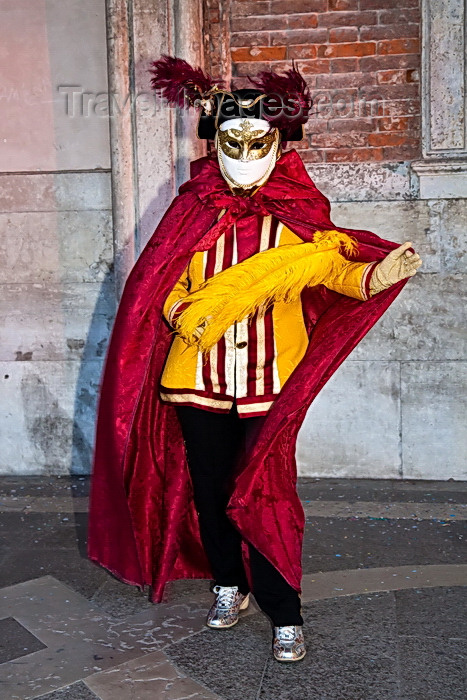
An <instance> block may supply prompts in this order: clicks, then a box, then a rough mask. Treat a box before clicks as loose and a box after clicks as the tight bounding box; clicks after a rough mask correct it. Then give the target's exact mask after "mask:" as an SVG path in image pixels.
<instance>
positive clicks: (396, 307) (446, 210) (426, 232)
mask: <svg viewBox="0 0 467 700" xmlns="http://www.w3.org/2000/svg"><path fill="white" fill-rule="evenodd" d="M393 166H395V164H388V165H387V167H386V168H384V167H382V169H380V167H379V166H378V167H377V168H373V169H371V168H367V166H366V164H362V165H361V166H360V170H361V171H368V169H369V170H370V171H371V173H372V176H371V179H370V178H369V177H368V172H365V173H364V174H363V176H362V177H360V174H359V171H358V169H357V168H353V166H344V165H335V166H330V165H329V166H328V165H327V166H322V167H320V169H319V170H318V169H317V168H316V166H311V167H310V173H311V176H312V177H313V179H314V180H315V182H316V183H317V185H318V186H319V187H320V189H322V190H323V191H324V192H326V193H327V194H328V196H331V198H332V199H333V200H334V201H333V203H332V212H333V214H334V215H333V221H335V223H336V224H340V225H342V226H349V227H355V228H364V229H365V228H366V229H369V230H371V231H374V232H375V233H377V234H378V235H380V236H382V237H384V238H388V239H390V240H395V241H400V242H402V241H404V240H411V241H413V243H414V246H415V249H416V250H417V251H419V252H420V255H421V257H422V258H423V263H424V264H423V266H422V268H420V271H419V272H418V274H417V275H416V276H415V278H413V279H412V280H410V281H409V283H408V284H407V285H406V287H405V288H404V290H403V291H402V293H401V294H400V295H399V297H398V298H397V299H396V301H395V302H394V303H393V304H392V306H391V307H390V309H389V310H388V311H387V312H386V313H385V315H384V316H383V318H382V319H381V320H380V321H379V322H378V323H377V324H376V325H375V326H374V327H373V329H372V330H371V331H370V332H369V333H368V335H367V336H366V337H365V338H364V339H363V340H362V341H361V343H360V344H359V345H358V346H357V347H356V348H355V350H354V351H353V352H352V353H351V354H350V355H349V357H348V358H347V359H346V360H345V362H344V363H343V364H342V365H341V367H340V368H339V369H338V370H337V372H336V373H335V375H334V376H333V377H332V379H331V380H330V381H329V382H328V384H327V385H326V386H325V387H324V389H323V390H322V392H321V393H320V395H319V396H318V398H317V399H316V400H315V401H314V403H313V404H312V406H311V408H310V410H309V411H308V414H307V418H306V420H305V422H304V424H303V426H302V428H301V431H300V434H299V441H298V450H297V460H298V465H299V473H300V474H301V475H306V476H353V477H374V478H414V479H419V478H424V479H449V478H453V479H465V478H467V465H466V455H467V430H466V415H467V398H466V394H467V392H466V388H467V363H466V356H467V353H466V349H467V348H466V333H465V328H466V304H465V300H466V274H465V270H466V266H465V257H466V253H465V250H466V246H465V242H466V231H467V207H466V200H465V199H459V198H452V199H451V198H449V199H421V198H420V197H419V193H418V191H417V178H416V177H413V176H412V177H410V172H409V171H407V169H405V168H404V167H393ZM349 168H351V169H352V170H353V184H352V182H351V181H350V178H349V177H347V176H348V175H349V174H350V173H349ZM326 171H327V172H326ZM365 179H366V181H367V182H368V185H367V186H366V187H365V184H364V180H365ZM349 465H351V467H350V468H349Z"/></svg>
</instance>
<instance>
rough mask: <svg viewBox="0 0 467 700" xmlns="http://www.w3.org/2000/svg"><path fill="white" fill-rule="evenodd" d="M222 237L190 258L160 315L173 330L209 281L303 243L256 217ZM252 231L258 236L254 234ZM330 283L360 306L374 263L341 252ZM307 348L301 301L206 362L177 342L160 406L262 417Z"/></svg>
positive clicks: (234, 333) (253, 326)
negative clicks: (188, 299)
mask: <svg viewBox="0 0 467 700" xmlns="http://www.w3.org/2000/svg"><path fill="white" fill-rule="evenodd" d="M253 218H254V219H256V227H255V226H252V221H251V219H250V217H249V218H248V220H246V221H244V222H242V221H240V222H238V223H237V224H236V225H235V226H234V227H233V228H231V229H230V230H229V231H227V232H226V233H224V234H222V235H221V236H220V237H219V238H218V239H217V241H216V243H215V244H214V245H213V246H212V247H211V248H210V249H209V250H207V251H203V252H197V253H195V254H194V255H193V257H192V259H191V260H190V262H189V264H188V265H187V267H186V269H185V270H184V272H183V274H182V276H181V277H180V279H179V280H178V282H177V284H176V285H175V287H174V289H173V290H172V291H171V292H170V294H169V295H168V296H167V299H166V301H165V304H164V308H163V313H164V316H165V318H166V320H167V321H168V322H169V324H171V322H172V321H173V319H174V316H175V314H176V313H177V311H180V310H181V308H182V305H183V302H184V298H185V297H186V295H187V294H188V293H189V292H191V291H195V290H196V289H198V288H199V286H200V285H201V284H202V283H203V282H204V281H205V280H206V279H208V278H210V277H212V276H213V275H215V274H217V273H218V272H220V271H221V270H224V269H226V268H228V267H230V266H231V265H235V264H236V263H237V262H241V261H242V260H245V259H246V258H248V257H250V256H251V255H254V254H255V253H258V252H261V251H264V250H268V249H270V248H275V247H277V246H281V245H288V244H293V243H303V241H302V239H301V238H299V237H298V236H297V235H296V234H294V233H293V232H292V231H290V229H288V228H287V227H286V226H284V225H283V224H282V223H280V222H279V221H278V220H277V219H275V218H273V217H272V216H265V217H262V216H253ZM252 230H253V234H252ZM329 255H332V256H334V258H335V260H334V261H333V266H332V268H333V275H332V279H328V280H326V281H325V282H324V284H325V286H326V287H328V288H329V289H333V290H334V291H337V292H340V293H341V294H345V295H347V296H351V297H354V298H356V299H361V300H366V299H368V297H369V278H370V277H371V274H369V273H370V271H371V270H370V268H371V267H372V266H373V265H374V263H372V262H370V263H361V262H351V261H349V260H347V258H345V257H344V256H343V255H341V254H340V253H339V252H338V250H337V249H336V250H332V251H329ZM307 345H308V335H307V332H306V328H305V323H304V318H303V312H302V305H301V301H300V299H298V300H297V301H295V302H288V303H285V302H276V303H275V304H273V305H272V306H270V307H269V308H268V309H267V310H266V311H257V312H256V313H255V314H254V316H253V317H252V319H251V320H248V319H245V320H243V321H241V322H239V323H235V324H233V325H232V326H231V327H230V328H229V329H228V330H227V331H226V333H225V334H224V336H223V337H222V338H221V340H220V341H219V342H218V343H217V344H216V345H215V346H214V347H213V348H212V349H211V351H210V352H209V355H208V356H207V357H205V358H203V355H202V353H201V352H200V351H198V350H197V348H196V347H195V346H188V345H187V344H186V343H185V342H184V341H183V340H182V339H181V338H180V337H179V336H176V335H175V337H174V339H173V342H172V345H171V347H170V350H169V353H168V356H167V360H166V363H165V367H164V370H163V373H162V377H161V382H160V384H161V385H160V396H161V399H162V400H163V401H167V402H174V403H177V404H179V405H185V406H187V405H188V406H197V407H201V408H204V409H206V410H210V411H215V412H218V413H228V412H229V411H230V409H231V408H232V405H233V403H234V402H235V403H236V405H237V410H238V413H239V415H240V416H243V417H246V416H261V415H265V414H266V413H267V411H268V410H269V408H270V407H271V405H272V403H273V401H274V399H275V398H276V397H277V395H278V394H279V392H280V390H281V388H282V386H283V385H284V383H285V382H286V381H287V379H288V378H289V376H290V375H291V374H292V372H293V370H294V369H295V367H296V366H297V365H298V363H299V362H300V360H301V359H302V357H303V355H304V354H305V351H306V348H307Z"/></svg>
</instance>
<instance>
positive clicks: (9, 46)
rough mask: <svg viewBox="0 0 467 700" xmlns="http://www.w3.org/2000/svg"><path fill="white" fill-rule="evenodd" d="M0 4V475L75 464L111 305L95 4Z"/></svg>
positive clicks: (88, 426)
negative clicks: (71, 99)
mask: <svg viewBox="0 0 467 700" xmlns="http://www.w3.org/2000/svg"><path fill="white" fill-rule="evenodd" d="M0 9H1V17H2V22H1V23H0V45H1V46H2V53H1V66H0V71H1V85H2V88H1V92H0V106H1V113H2V118H1V132H2V138H1V139H0V168H1V172H0V336H1V341H0V392H1V393H0V396H1V399H0V402H1V406H2V410H1V412H0V444H1V445H2V449H1V452H0V473H3V474H15V473H22V474H31V473H32V474H34V473H35V474H37V473H66V472H68V471H69V470H70V465H71V464H72V463H73V469H74V471H75V472H77V473H86V472H88V471H89V462H90V453H91V450H92V443H93V439H94V412H95V405H96V392H97V387H98V382H99V376H100V372H101V367H102V360H103V357H104V353H105V348H106V344H107V340H108V336H109V330H110V327H111V322H112V318H113V315H114V308H115V294H114V286H113V279H112V267H113V244H112V212H111V188H110V171H109V168H110V150H109V124H108V119H107V118H102V117H100V116H99V115H98V114H96V113H95V112H94V109H93V104H94V99H95V97H94V96H95V95H97V94H98V93H101V92H104V93H105V92H106V91H107V68H106V60H107V54H106V32H105V1H104V0H97V1H96V0H83V2H81V3H75V2H72V0H47V1H43V0H14V1H13V0H1V2H0ZM60 86H75V87H74V88H73V89H74V90H75V92H76V96H75V98H74V104H73V107H72V106H71V105H70V109H69V110H68V113H67V110H66V103H65V99H66V97H65V94H64V92H60V91H59V88H60ZM67 91H68V92H69V90H68V88H67ZM84 92H87V93H89V95H90V97H89V101H88V98H83V97H82V93H84ZM86 105H88V107H89V109H88V110H87V111H86ZM81 106H83V109H82V108H81ZM71 107H72V108H71Z"/></svg>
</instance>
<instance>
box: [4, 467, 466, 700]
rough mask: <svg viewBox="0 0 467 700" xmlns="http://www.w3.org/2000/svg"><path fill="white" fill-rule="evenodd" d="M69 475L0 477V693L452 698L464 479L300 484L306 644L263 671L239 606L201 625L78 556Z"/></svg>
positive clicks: (199, 588) (195, 615)
mask: <svg viewBox="0 0 467 700" xmlns="http://www.w3.org/2000/svg"><path fill="white" fill-rule="evenodd" d="M88 487H89V480H88V479H86V478H83V477H74V478H68V477H61V478H60V477H24V478H18V477H1V478H0V526H1V527H0V541H1V554H0V564H1V566H0V571H1V573H0V588H1V591H0V698H1V700H16V699H20V698H21V699H22V698H42V700H75V699H76V700H96V699H99V698H100V699H101V700H146V699H148V700H149V698H150V699H151V700H185V699H186V700H188V699H190V700H216V699H217V700H465V699H466V698H467V550H466V535H467V524H466V521H467V482H455V481H447V482H446V481H444V482H433V481H402V482H401V481H395V480H378V481H370V480H364V479H358V480H357V479H300V482H299V492H300V495H301V497H302V501H303V504H304V508H305V512H306V515H307V527H306V535H305V542H304V550H303V565H304V577H303V595H302V603H303V616H304V620H305V635H306V641H307V648H308V653H307V655H306V656H305V658H304V659H303V661H300V662H298V663H296V664H289V665H285V664H279V663H278V662H276V661H274V660H273V658H272V653H271V639H272V631H271V626H270V622H269V620H268V618H267V617H266V616H265V615H264V614H263V613H261V612H260V611H259V610H258V608H257V606H256V604H255V602H254V599H253V601H252V604H251V605H250V608H249V610H248V611H245V612H244V613H242V619H241V620H240V621H239V623H238V624H237V625H236V626H235V627H233V628H231V629H229V630H223V631H217V630H210V629H208V628H207V627H206V626H205V625H204V619H205V615H206V612H207V609H208V607H209V606H210V604H211V602H212V600H213V594H212V593H211V592H210V590H209V585H210V582H209V581H204V580H193V581H187V580H184V581H177V582H174V583H171V584H169V585H168V587H167V590H166V595H165V599H164V602H163V603H161V604H159V605H153V604H151V603H149V602H148V600H147V593H146V594H144V593H140V592H139V591H138V590H137V589H136V588H133V587H131V586H127V585H125V584H123V583H121V582H120V581H117V580H116V579H115V578H114V577H112V576H111V575H110V574H109V573H108V572H107V571H105V570H103V569H101V568H100V567H98V566H96V565H94V564H92V563H91V562H89V561H88V560H87V559H86V547H85V542H86V522H87V495H88Z"/></svg>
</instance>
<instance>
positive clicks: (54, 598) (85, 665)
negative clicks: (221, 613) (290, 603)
mask: <svg viewBox="0 0 467 700" xmlns="http://www.w3.org/2000/svg"><path fill="white" fill-rule="evenodd" d="M205 612H206V611H205V605H204V604H202V605H199V603H198V602H197V601H185V602H183V603H175V604H173V605H162V604H161V605H158V606H153V607H152V609H151V610H149V611H148V610H143V611H141V612H140V613H138V614H136V615H132V616H129V617H126V618H125V619H115V618H112V617H110V616H109V615H107V614H105V612H102V611H100V610H99V609H98V608H97V607H95V606H93V605H92V604H91V603H89V601H87V600H85V599H84V598H83V597H82V596H79V595H77V594H76V593H74V592H73V591H72V590H71V589H70V588H68V587H67V586H65V585H63V584H62V583H60V582H59V581H57V580H55V579H54V578H53V577H51V576H44V577H43V578H40V579H36V580H34V581H28V582H27V583H23V584H18V585H16V586H10V587H8V588H4V589H2V591H1V592H0V618H1V617H7V616H12V617H15V618H16V619H18V620H19V621H20V622H21V624H23V625H24V626H25V627H26V628H27V629H28V630H29V631H30V632H31V633H33V634H34V635H35V636H36V637H37V638H38V639H39V640H40V641H41V642H42V643H43V644H45V645H46V647H47V648H46V649H42V650H39V651H37V652H35V653H34V654H29V655H28V656H24V657H22V659H21V662H20V663H17V662H10V663H6V664H2V665H0V687H1V688H2V693H3V695H2V698H3V697H5V698H6V699H8V700H10V699H13V698H31V697H36V696H38V695H41V694H42V695H43V694H45V693H47V692H50V691H53V690H59V689H61V688H62V687H63V686H65V685H69V684H71V683H74V682H76V681H79V680H82V679H83V678H86V677H87V676H89V675H92V674H93V673H96V672H99V671H104V670H106V669H109V668H112V667H115V666H118V665H120V664H122V663H125V662H127V661H130V660H131V659H135V658H138V657H141V656H143V655H144V654H149V653H152V652H155V651H160V650H162V649H163V648H164V647H165V646H167V645H168V644H172V643H174V642H175V641H177V640H180V639H183V637H185V636H190V635H194V634H196V633H197V632H199V631H200V630H201V629H202V627H203V623H204V616H205Z"/></svg>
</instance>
